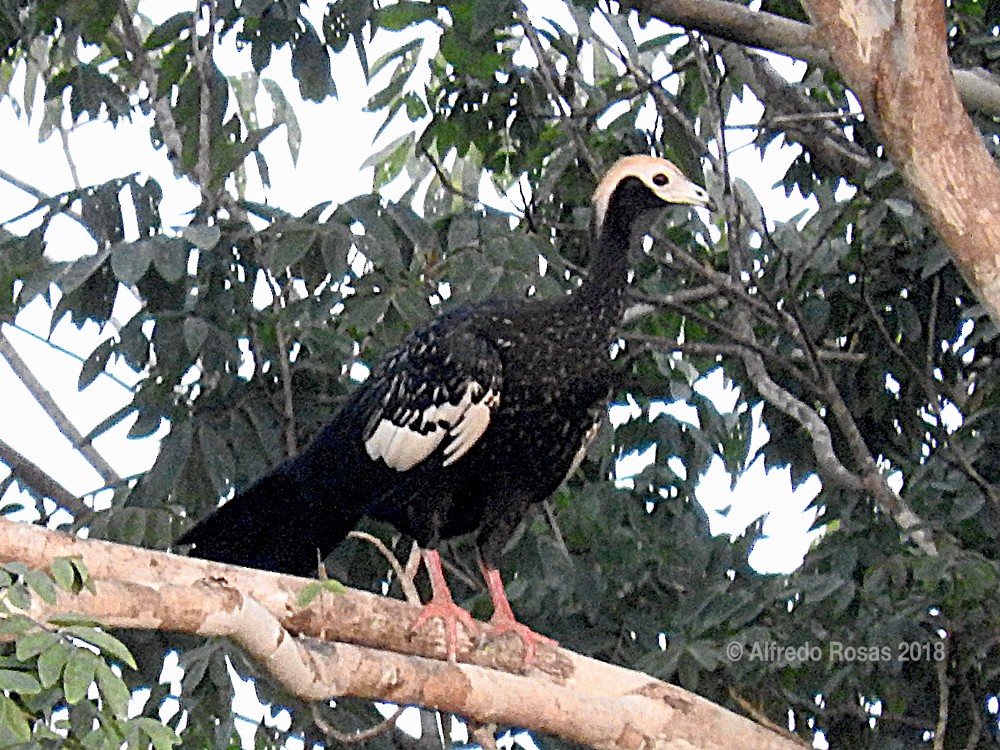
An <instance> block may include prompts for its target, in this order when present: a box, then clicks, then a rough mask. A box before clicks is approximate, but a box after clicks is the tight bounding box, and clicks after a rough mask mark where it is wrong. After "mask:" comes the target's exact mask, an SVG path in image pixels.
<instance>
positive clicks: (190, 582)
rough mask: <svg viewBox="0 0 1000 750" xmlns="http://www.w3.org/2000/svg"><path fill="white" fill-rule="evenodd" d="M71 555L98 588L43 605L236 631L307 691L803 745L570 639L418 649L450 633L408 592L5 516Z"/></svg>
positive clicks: (130, 623) (651, 740) (705, 744)
mask: <svg viewBox="0 0 1000 750" xmlns="http://www.w3.org/2000/svg"><path fill="white" fill-rule="evenodd" d="M64 556H78V557H80V558H82V560H83V563H84V564H85V565H86V567H87V569H88V570H89V571H90V574H91V577H92V580H93V581H94V583H95V586H94V591H95V593H90V592H88V591H86V590H85V591H83V592H81V594H79V595H77V596H71V595H69V594H65V593H61V594H60V599H59V601H58V603H57V605H56V606H55V607H47V606H45V605H44V604H43V603H41V602H40V601H38V600H37V598H36V602H35V603H34V604H33V608H34V610H33V611H32V613H31V614H33V615H34V616H36V617H39V618H42V617H45V616H48V615H52V614H55V613H57V612H67V611H75V612H79V613H81V614H84V615H86V616H89V617H94V618H96V619H98V620H100V621H102V622H103V623H104V624H106V625H108V626H109V627H121V628H138V629H155V630H175V631H182V632H188V633H196V634H201V635H221V636H226V637H229V638H231V639H232V640H234V641H235V642H237V643H238V644H240V645H241V646H242V647H243V648H244V649H246V650H247V651H248V652H249V653H250V654H251V656H253V658H254V659H256V660H257V661H258V662H259V663H260V664H261V665H262V666H263V667H264V668H266V669H267V670H268V671H269V672H270V674H271V675H272V676H273V677H274V679H276V680H277V681H279V682H280V683H281V684H282V685H283V686H284V687H285V689H287V690H289V691H290V692H291V693H292V694H294V695H296V696H298V697H300V698H303V699H306V700H324V699H329V698H331V697H334V696H338V695H351V696H356V697H360V698H366V699H377V700H387V701H391V702H393V703H397V704H415V705H421V706H426V707H429V708H434V709H437V710H440V711H445V712H449V713H455V714H458V715H462V716H467V717H469V718H471V719H472V720H474V721H476V722H479V723H482V724H489V723H498V724H507V725H512V726H518V727H524V728H526V729H531V730H534V731H541V732H547V733H551V734H556V735H558V736H560V737H563V738H565V739H568V740H571V741H574V742H579V743H583V744H587V745H590V746H591V747H595V748H608V749H609V750H619V749H621V750H626V749H627V750H638V749H639V748H643V747H668V746H670V747H674V746H684V747H689V748H706V750H709V749H710V750H721V748H723V747H732V746H734V745H735V746H746V747H754V748H759V749H760V750H791V748H795V747H797V745H796V744H795V743H793V742H790V741H789V740H787V739H786V738H784V737H780V736H778V735H776V734H774V733H773V732H771V731H769V730H768V729H765V728H763V727H760V726H757V725H756V724H754V723H753V722H751V721H749V720H747V719H745V718H743V717H740V716H737V715H736V714H733V713H731V712H730V711H728V710H726V709H723V708H721V707H719V706H716V705H714V704H712V703H710V702H708V701H706V700H704V699H702V698H700V697H698V696H696V695H693V694H691V693H688V692H687V691H684V690H682V689H680V688H677V687H674V686H672V685H668V684H666V683H663V682H660V681H658V680H655V679H654V678H651V677H649V676H647V675H644V674H641V673H638V672H633V671H630V670H626V669H623V668H620V667H615V666H613V665H610V664H603V663H601V662H598V661H596V660H592V659H588V658H586V657H583V656H580V655H577V654H574V653H572V652H569V651H565V650H563V649H555V648H543V649H540V650H539V654H538V657H539V659H538V661H539V666H542V665H543V664H544V663H545V662H547V663H548V664H549V665H550V667H551V665H552V664H554V663H558V664H561V665H562V669H561V670H559V671H557V672H555V673H553V672H552V671H549V670H545V671H537V670H536V671H534V672H533V673H532V674H531V675H528V676H525V675H520V674H511V673H508V672H503V671H498V670H497V669H495V668H493V667H492V666H490V665H489V664H480V663H478V662H479V661H481V660H483V659H485V660H487V661H492V660H495V659H496V657H497V656H498V652H500V651H505V652H507V653H508V654H510V653H511V652H513V653H516V654H519V652H520V646H519V645H514V644H508V643H502V642H499V641H498V642H497V643H496V644H494V645H493V646H492V647H491V648H489V649H486V650H485V651H484V650H482V649H477V650H476V651H474V652H470V651H469V649H468V645H469V644H468V643H464V644H461V646H462V648H461V649H460V650H461V651H462V658H463V661H464V657H465V656H471V657H472V661H473V662H476V663H459V664H454V663H449V662H447V661H443V660H438V659H436V658H428V656H429V655H427V654H422V655H418V654H417V652H418V651H421V650H424V649H423V648H422V647H421V644H424V645H425V646H426V645H428V644H430V643H433V650H434V651H435V653H436V655H437V656H438V657H439V658H440V659H443V657H444V644H443V638H442V637H437V638H435V639H433V640H431V639H430V638H429V635H428V634H427V633H424V632H419V633H415V634H411V633H410V632H409V627H410V625H411V623H412V622H413V621H414V619H415V617H416V615H417V613H418V612H419V611H420V610H419V607H416V606H412V605H409V604H405V603H403V602H400V601H396V600H392V599H386V598H384V597H378V596H374V595H372V594H366V593H364V592H360V591H348V592H347V593H346V594H344V595H341V596H327V597H322V598H321V599H320V600H319V601H317V602H315V603H314V604H313V605H311V606H310V607H308V608H305V609H302V608H300V607H298V606H297V604H296V599H297V596H298V593H299V592H300V591H301V589H302V588H303V586H306V585H308V584H309V582H308V581H306V580H304V579H297V578H293V577H291V576H282V575H277V574H274V573H266V572H262V571H255V570H248V569H243V568H237V567H234V566H227V565H221V564H219V563H212V562H206V561H202V560H194V559H189V558H182V557H177V556H175V555H171V554H167V553H162V552H152V551H149V550H143V549H138V548H134V547H126V546H123V545H116V544H111V543H109V542H97V541H90V540H83V539H79V538H76V537H70V536H67V535H64V534H59V533H56V532H51V531H47V530H45V529H42V528H40V527H36V526H28V525H25V524H16V523H13V522H11V521H7V520H0V560H2V561H14V560H17V561H20V562H23V563H25V564H26V565H28V566H29V567H35V568H42V569H45V568H46V567H48V565H49V564H50V562H51V560H52V559H53V558H55V557H64ZM345 627H346V630H345ZM483 630H484V633H486V632H488V631H487V630H486V629H485V628H484V629H483ZM296 634H298V635H299V637H298V638H295V637H292V636H293V635H296ZM317 638H321V639H323V640H322V641H321V640H317ZM348 640H350V641H351V642H347V641H348ZM511 640H516V639H511ZM543 652H544V653H543ZM519 662H520V659H519V657H515V664H519Z"/></svg>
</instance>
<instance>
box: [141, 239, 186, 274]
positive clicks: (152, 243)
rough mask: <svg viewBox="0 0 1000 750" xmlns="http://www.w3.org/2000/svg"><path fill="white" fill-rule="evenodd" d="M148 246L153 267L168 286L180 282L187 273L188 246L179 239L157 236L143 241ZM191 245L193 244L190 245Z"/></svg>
mask: <svg viewBox="0 0 1000 750" xmlns="http://www.w3.org/2000/svg"><path fill="white" fill-rule="evenodd" d="M144 241H145V242H146V244H147V246H148V252H149V256H150V258H151V259H152V261H153V267H154V268H156V271H157V273H159V274H160V276H162V277H163V280H164V281H166V282H167V283H168V284H174V283H176V282H178V281H180V280H181V279H182V278H183V277H184V274H185V272H186V271H187V262H188V255H189V254H190V246H189V245H188V243H187V242H185V241H184V240H183V239H181V238H180V237H164V236H162V235H159V236H157V237H152V238H150V239H148V240H144ZM192 244H193V243H192Z"/></svg>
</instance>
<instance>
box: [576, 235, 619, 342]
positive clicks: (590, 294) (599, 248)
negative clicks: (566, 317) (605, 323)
mask: <svg viewBox="0 0 1000 750" xmlns="http://www.w3.org/2000/svg"><path fill="white" fill-rule="evenodd" d="M631 236H632V222H631V221H628V220H622V219H618V218H617V217H612V216H609V217H608V219H607V221H606V223H605V224H604V226H603V227H602V228H601V231H600V232H599V233H598V234H597V235H596V237H595V239H594V244H593V247H592V249H591V258H590V268H589V269H588V278H587V280H586V281H585V282H584V284H583V286H582V287H581V288H580V289H579V291H578V292H577V295H578V297H579V299H580V301H581V302H582V303H583V304H585V305H587V306H594V307H597V308H598V309H599V310H600V311H601V313H602V315H603V316H608V317H609V323H611V324H614V323H617V322H618V320H619V319H620V318H621V314H622V309H623V298H624V295H625V287H626V285H627V282H628V251H629V243H630V241H631Z"/></svg>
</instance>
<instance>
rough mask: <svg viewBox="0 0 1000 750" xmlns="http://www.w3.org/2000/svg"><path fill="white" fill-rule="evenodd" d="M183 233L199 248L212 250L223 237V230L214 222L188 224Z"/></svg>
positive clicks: (185, 237)
mask: <svg viewBox="0 0 1000 750" xmlns="http://www.w3.org/2000/svg"><path fill="white" fill-rule="evenodd" d="M181 234H182V235H183V236H184V239H186V240H187V241H188V242H190V243H191V244H192V245H194V246H195V247H197V248H198V249H199V250H211V249H212V248H213V247H215V246H216V245H218V244H219V240H220V239H221V238H222V230H221V229H219V227H217V226H216V225H214V224H212V225H209V224H188V225H187V226H186V227H184V230H183V231H182V232H181Z"/></svg>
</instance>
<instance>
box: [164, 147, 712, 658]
mask: <svg viewBox="0 0 1000 750" xmlns="http://www.w3.org/2000/svg"><path fill="white" fill-rule="evenodd" d="M671 203H683V204H692V205H698V206H709V207H710V206H711V199H710V198H709V196H708V193H707V192H706V191H705V190H704V189H702V188H701V187H699V186H697V185H695V184H694V183H693V182H691V181H689V180H688V179H687V178H685V177H684V175H683V174H681V172H680V170H678V169H677V167H675V166H674V165H673V164H671V163H670V162H669V161H666V160H664V159H659V158H655V157H651V156H628V157H625V158H623V159H621V160H620V161H618V162H617V163H616V164H615V165H614V166H613V167H612V168H611V169H610V170H609V171H608V172H607V174H606V175H605V176H604V178H603V179H602V180H601V182H600V184H599V185H598V186H597V190H596V191H595V192H594V198H593V222H592V226H593V247H592V258H591V263H590V272H589V277H588V279H587V280H586V281H585V282H584V284H583V285H582V286H581V287H580V288H579V289H578V290H577V291H576V292H575V293H574V294H572V295H567V296H564V297H560V298H558V299H548V300H516V301H515V300H505V301H489V302H484V303H481V304H477V305H470V306H467V307H461V308H457V309H455V310H452V311H450V312H447V313H444V314H443V315H440V316H438V317H437V318H435V319H434V320H432V321H431V322H430V323H428V324H427V325H426V326H424V327H423V328H420V329H419V330H416V331H414V332H413V333H412V334H411V335H410V336H409V337H408V338H407V339H406V340H405V341H404V342H403V343H402V344H401V345H400V346H399V348H397V349H396V350H395V351H394V352H393V353H392V354H391V355H390V356H389V357H388V358H387V359H386V360H385V361H383V362H382V364H381V365H379V366H378V367H376V368H375V370H374V371H373V372H372V373H371V376H370V377H369V378H368V379H367V380H366V381H365V382H364V383H362V384H361V385H360V386H359V387H358V389H357V390H356V391H354V393H353V394H352V395H351V396H350V397H349V398H348V400H347V402H346V403H345V404H344V405H343V406H342V407H341V409H340V410H339V411H338V412H337V413H336V414H334V416H333V418H332V419H331V421H330V423H329V424H327V425H326V426H325V427H324V428H323V430H322V431H321V432H320V434H319V436H318V437H317V438H316V440H315V441H314V442H313V443H312V444H311V445H310V446H309V447H308V448H307V449H306V450H305V451H303V452H302V453H301V454H300V455H298V456H296V457H295V458H293V459H290V460H288V461H286V462H284V463H282V464H281V465H280V466H278V467H277V468H276V469H274V470H273V471H272V472H271V473H269V474H267V475H265V476H264V477H263V478H262V479H260V480H258V481H257V482H256V483H255V484H253V485H252V486H250V487H249V488H247V489H246V490H244V491H243V492H241V493H240V494H238V495H236V496H235V497H234V498H233V499H232V500H230V501H229V502H227V503H226V504H225V505H223V506H222V507H220V508H219V509H218V510H216V511H215V512H213V513H212V514H211V515H209V516H208V517H207V518H205V519H204V520H202V521H201V522H200V523H198V524H197V525H196V526H194V527H193V528H191V529H190V530H188V531H187V532H186V533H185V534H184V535H183V536H181V538H180V539H179V540H178V543H180V544H193V545H194V549H193V552H192V554H194V555H196V556H198V557H202V558H206V559H209V560H217V561H220V562H225V563H233V564H237V565H244V566H247V567H253V568H263V569H266V570H274V571H278V572H282V573H289V574H293V575H308V574H310V573H312V572H314V571H315V570H316V567H317V560H318V557H317V552H318V553H319V555H320V556H325V555H327V554H329V552H330V551H331V550H332V549H333V548H334V546H336V545H337V544H338V543H339V542H340V541H341V540H342V539H343V538H344V537H345V536H346V535H347V533H348V532H349V531H350V530H351V529H352V528H353V527H354V525H355V524H356V523H357V522H358V520H359V519H360V518H361V516H362V515H368V516H370V517H373V518H376V519H379V520H382V521H387V522H389V523H391V524H393V525H394V526H395V527H396V528H397V529H399V530H400V531H401V532H403V533H405V534H407V535H409V536H411V537H412V538H413V539H415V540H416V542H417V544H418V545H419V546H420V547H421V549H422V550H423V558H424V561H425V563H426V565H427V569H428V572H429V574H430V579H431V586H432V597H431V600H430V602H428V604H427V605H426V606H425V608H424V610H423V612H422V613H421V615H420V618H419V619H418V621H417V623H416V624H415V626H416V625H419V624H421V623H423V622H424V621H426V620H427V619H428V618H431V617H440V618H441V619H442V620H443V621H444V623H445V631H446V636H447V647H448V653H449V656H450V657H451V658H452V659H454V657H455V649H456V642H457V623H458V622H459V621H461V622H462V623H463V624H466V625H470V624H471V622H472V617H471V615H469V613H468V612H466V611H465V610H463V609H461V608H460V607H459V606H458V605H457V604H455V603H454V601H453V600H452V597H451V592H450V591H449V589H448V585H447V583H446V582H445V578H444V574H443V572H442V570H441V561H440V558H439V556H438V553H437V552H436V551H435V549H434V548H435V546H436V545H438V544H439V543H440V542H442V541H444V540H447V539H451V538H452V537H456V536H459V535H462V534H468V533H471V532H476V535H477V536H476V543H477V546H478V548H479V553H480V565H481V568H482V571H483V575H484V577H485V580H486V584H487V587H488V589H489V592H490V598H491V599H492V600H493V607H494V612H493V618H492V620H491V623H492V624H493V626H494V628H495V630H496V631H499V632H503V631H513V632H515V633H516V634H517V635H518V636H519V637H520V638H521V639H522V641H523V642H524V644H525V663H530V661H531V659H532V657H533V655H534V652H535V645H536V642H538V641H539V640H548V639H544V637H543V636H539V635H538V634H537V633H535V632H534V631H532V630H530V629H529V628H527V627H526V626H524V625H522V624H520V623H518V622H517V621H516V620H515V618H514V614H513V612H512V611H511V608H510V604H509V603H508V601H507V596H506V593H505V592H504V587H503V582H502V581H501V579H500V574H499V572H498V570H497V565H498V563H499V560H500V554H501V551H502V549H503V546H504V544H505V543H506V542H507V540H508V539H509V538H510V536H511V535H512V534H513V532H514V530H515V528H516V527H517V525H518V524H519V523H520V522H521V520H522V518H524V516H525V514H526V513H527V512H528V510H529V509H530V508H531V507H532V506H533V505H535V504H537V503H540V502H542V501H543V500H544V499H545V498H547V497H548V496H549V495H550V494H551V493H552V492H553V491H555V489H556V488H557V487H558V486H559V484H560V483H561V482H562V481H563V480H564V479H565V478H566V477H567V476H568V475H569V474H570V473H572V472H573V471H574V470H575V469H576V467H577V466H578V465H579V463H580V461H582V459H583V456H584V454H585V452H586V449H587V446H588V444H589V442H590V441H591V440H592V439H593V438H594V436H595V434H596V433H597V429H598V427H599V425H600V424H601V421H602V420H603V419H604V416H605V414H606V411H607V403H608V399H609V398H610V396H611V389H612V384H613V370H612V362H611V358H610V347H611V344H612V341H613V340H614V338H615V333H614V328H615V326H616V324H618V323H619V322H620V320H621V314H622V310H623V294H624V291H625V287H626V284H627V274H628V250H629V245H630V240H631V238H632V234H633V225H634V223H635V221H636V219H638V218H639V216H640V215H642V214H644V213H646V212H648V211H649V210H650V209H655V208H659V207H662V206H665V205H667V204H671Z"/></svg>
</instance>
